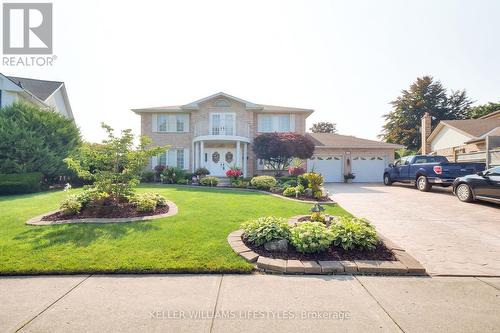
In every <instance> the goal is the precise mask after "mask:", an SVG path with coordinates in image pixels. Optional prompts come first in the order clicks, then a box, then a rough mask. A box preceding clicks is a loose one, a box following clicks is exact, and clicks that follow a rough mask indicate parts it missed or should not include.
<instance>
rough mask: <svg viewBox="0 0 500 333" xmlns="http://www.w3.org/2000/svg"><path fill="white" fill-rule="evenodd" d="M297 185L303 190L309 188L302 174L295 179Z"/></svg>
mask: <svg viewBox="0 0 500 333" xmlns="http://www.w3.org/2000/svg"><path fill="white" fill-rule="evenodd" d="M297 184H300V185H302V186H304V188H308V187H309V181H308V180H307V179H306V178H305V177H304V174H302V175H300V176H298V177H297Z"/></svg>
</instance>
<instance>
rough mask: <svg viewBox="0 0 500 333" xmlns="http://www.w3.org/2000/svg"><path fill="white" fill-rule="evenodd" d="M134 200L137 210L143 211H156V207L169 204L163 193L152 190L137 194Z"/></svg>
mask: <svg viewBox="0 0 500 333" xmlns="http://www.w3.org/2000/svg"><path fill="white" fill-rule="evenodd" d="M132 200H133V203H134V204H135V205H136V207H137V211H138V212H141V213H149V212H154V211H155V210H156V207H162V206H166V205H167V201H166V199H165V198H164V197H163V196H162V195H160V194H158V193H152V192H146V193H139V194H136V195H135V196H134V198H133V199H132Z"/></svg>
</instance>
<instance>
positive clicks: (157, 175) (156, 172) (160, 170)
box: [154, 165, 165, 179]
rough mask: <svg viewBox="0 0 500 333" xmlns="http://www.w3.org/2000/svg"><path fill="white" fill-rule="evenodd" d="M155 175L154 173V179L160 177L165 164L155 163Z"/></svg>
mask: <svg viewBox="0 0 500 333" xmlns="http://www.w3.org/2000/svg"><path fill="white" fill-rule="evenodd" d="M154 169H155V175H156V179H160V175H161V174H162V172H163V170H165V166H164V165H157V166H155V168H154Z"/></svg>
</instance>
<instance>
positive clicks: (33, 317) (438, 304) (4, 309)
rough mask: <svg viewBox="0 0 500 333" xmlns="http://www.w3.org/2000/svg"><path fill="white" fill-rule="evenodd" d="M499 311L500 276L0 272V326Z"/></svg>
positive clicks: (250, 327) (341, 321)
mask: <svg viewBox="0 0 500 333" xmlns="http://www.w3.org/2000/svg"><path fill="white" fill-rule="evenodd" d="M499 313H500V278H474V277H433V278H430V277H376V276H371V277H370V276H357V277H353V276H349V275H345V276H307V277H304V276H279V275H259V274H253V275H114V276H112V275H95V276H49V277H2V278H0V331H1V332H15V331H20V332H337V331H342V332H425V333H431V332H500V316H499V315H498V314H499ZM213 314H215V315H213ZM320 316H321V317H320Z"/></svg>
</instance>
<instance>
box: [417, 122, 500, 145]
mask: <svg viewBox="0 0 500 333" xmlns="http://www.w3.org/2000/svg"><path fill="white" fill-rule="evenodd" d="M445 126H446V127H449V128H452V129H454V130H456V131H458V132H459V133H462V134H463V135H465V136H468V137H469V138H471V139H474V138H477V137H480V136H482V135H483V134H485V133H487V132H489V131H491V130H493V129H494V128H496V127H498V126H500V119H499V118H493V119H464V120H441V121H440V122H439V124H438V125H437V126H436V128H435V129H434V131H432V133H431V135H429V137H428V138H427V140H429V141H432V140H433V139H434V138H435V137H436V135H437V134H438V133H439V132H440V131H441V130H442V129H443V127H445Z"/></svg>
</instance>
